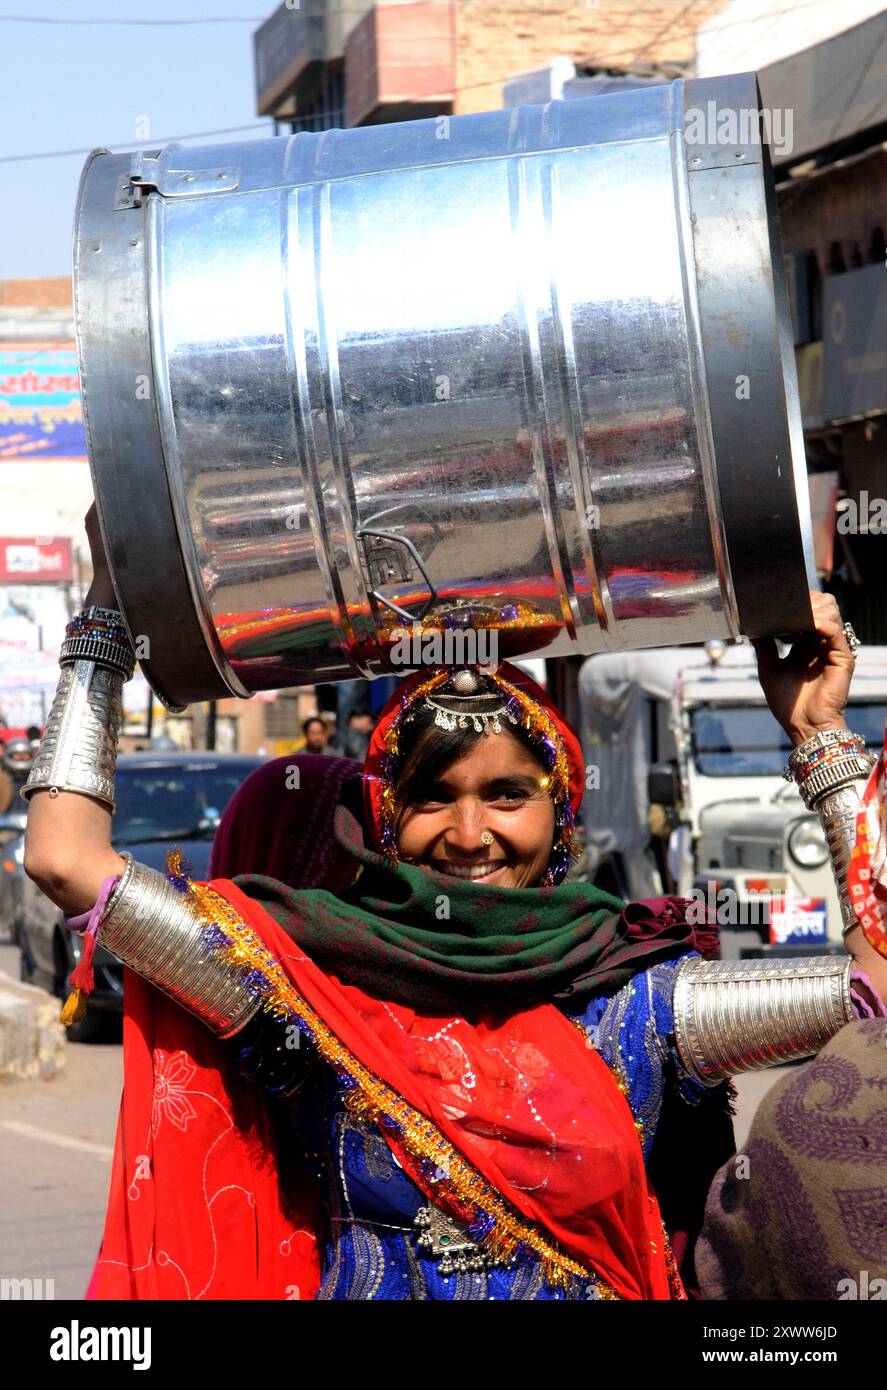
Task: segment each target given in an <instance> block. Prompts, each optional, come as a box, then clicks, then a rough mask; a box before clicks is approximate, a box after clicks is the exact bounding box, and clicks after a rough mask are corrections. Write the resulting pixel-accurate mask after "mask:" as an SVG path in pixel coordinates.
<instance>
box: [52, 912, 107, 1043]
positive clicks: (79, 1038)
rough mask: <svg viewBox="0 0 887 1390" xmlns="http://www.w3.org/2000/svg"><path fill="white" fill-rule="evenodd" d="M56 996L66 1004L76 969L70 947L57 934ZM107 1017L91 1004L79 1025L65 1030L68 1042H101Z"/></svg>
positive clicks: (73, 1025) (73, 1024) (69, 1026)
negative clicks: (72, 974) (91, 1006)
mask: <svg viewBox="0 0 887 1390" xmlns="http://www.w3.org/2000/svg"><path fill="white" fill-rule="evenodd" d="M54 950H55V961H56V972H55V981H56V987H55V994H56V998H57V999H59V1000H60V1001H61V1002H62V1003H64V1002H65V1000H66V999H67V997H68V995H69V994H70V992H71V985H70V979H71V972H72V971H73V969H74V962H73V960H72V959H71V955H70V952H69V949H68V946H67V944H66V942H65V941H64V939H63V938H62V937H61V935H60V934H59V933H58V932H57V933H56V936H55V946H54ZM105 1022H106V1020H105V1016H104V1014H103V1013H102V1011H101V1009H92V1008H90V1006H89V1004H87V1006H86V1013H85V1014H84V1016H83V1018H81V1019H79V1020H78V1022H77V1023H69V1024H68V1027H67V1028H66V1029H65V1033H66V1035H67V1038H68V1042H99V1041H100V1039H101V1038H103V1037H104V1035H105Z"/></svg>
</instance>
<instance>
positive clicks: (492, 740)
mask: <svg viewBox="0 0 887 1390" xmlns="http://www.w3.org/2000/svg"><path fill="white" fill-rule="evenodd" d="M543 775H544V773H543V771H542V768H541V766H540V764H539V762H538V761H537V759H536V758H534V756H533V754H532V753H531V752H530V750H529V749H528V748H526V747H525V746H524V745H523V744H522V743H520V742H519V741H518V740H517V739H516V738H514V737H512V735H511V734H510V733H508V732H507V731H506V730H505V729H503V730H502V732H501V733H500V734H483V735H482V736H481V737H480V738H479V739H477V740H476V741H475V742H474V743H473V744H472V745H471V747H470V748H469V749H468V750H467V751H466V752H465V753H463V754H461V755H460V756H459V757H457V758H456V759H455V760H454V761H453V762H451V763H449V764H448V765H447V767H445V768H444V769H442V771H440V772H438V773H437V774H436V776H435V778H434V780H435V782H439V783H446V784H447V785H448V786H455V785H460V786H462V785H464V786H467V785H469V784H475V783H479V782H491V781H494V780H495V779H496V778H500V777H509V776H523V777H531V778H532V779H533V780H534V781H538V780H539V778H540V777H541V776H543Z"/></svg>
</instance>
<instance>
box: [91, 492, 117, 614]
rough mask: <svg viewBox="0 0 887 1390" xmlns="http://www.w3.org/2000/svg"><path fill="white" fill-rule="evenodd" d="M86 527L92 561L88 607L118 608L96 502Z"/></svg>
mask: <svg viewBox="0 0 887 1390" xmlns="http://www.w3.org/2000/svg"><path fill="white" fill-rule="evenodd" d="M85 525H86V538H87V540H88V541H89V553H90V558H91V559H92V583H91V584H90V586H89V592H88V593H87V595H86V606H87V607H89V606H90V604H93V603H94V604H96V605H97V606H98V607H99V608H118V607H119V604H118V602H117V595H116V594H115V592H114V583H113V580H112V579H111V571H110V569H109V568H108V557H107V555H106V554H105V542H104V541H103V540H102V531H101V527H100V526H99V514H98V512H97V511H96V505H95V502H93V504H92V506H91V507H90V509H89V511H88V512H87V513H86V522H85Z"/></svg>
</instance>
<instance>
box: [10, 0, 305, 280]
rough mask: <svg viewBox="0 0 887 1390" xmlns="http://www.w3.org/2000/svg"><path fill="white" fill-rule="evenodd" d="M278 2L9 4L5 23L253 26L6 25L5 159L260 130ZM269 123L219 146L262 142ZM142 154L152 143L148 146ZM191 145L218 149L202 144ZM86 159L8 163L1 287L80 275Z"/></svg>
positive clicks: (59, 0)
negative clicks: (146, 137) (260, 57)
mask: <svg viewBox="0 0 887 1390" xmlns="http://www.w3.org/2000/svg"><path fill="white" fill-rule="evenodd" d="M277 2H278V0H180V3H179V4H178V5H176V4H175V0H148V3H145V0H141V3H139V2H138V0H0V16H2V15H15V14H18V15H22V14H25V15H37V16H41V17H47V18H58V19H65V20H69V19H73V18H90V19H102V18H105V19H140V20H144V19H186V18H204V17H206V16H228V17H231V16H247V17H249V16H255V17H256V22H253V23H245V24H200V25H194V26H193V27H190V26H184V25H183V26H175V27H173V26H170V27H166V26H164V27H156V28H155V27H153V26H147V25H146V26H139V27H129V26H126V27H124V26H117V25H110V24H109V25H83V26H80V25H72V24H52V25H48V24H21V23H15V24H14V23H3V22H0V161H2V157H3V156H9V155H18V154H31V153H39V152H41V151H43V150H68V149H79V148H81V147H87V148H93V147H94V146H96V145H105V146H108V147H109V148H111V149H116V150H123V149H128V148H134V147H135V146H136V145H137V144H138V143H139V138H138V126H137V122H138V120H139V118H140V117H146V116H147V117H148V119H149V120H150V130H149V132H148V133H149V134H150V135H151V136H152V137H153V138H157V137H161V138H162V137H164V136H171V137H172V136H178V135H184V134H185V133H186V132H188V131H202V130H216V129H218V128H220V127H225V126H240V125H250V124H252V123H253V122H257V121H259V119H260V118H259V117H258V116H257V115H256V108H255V91H254V84H253V56H252V53H253V49H252V35H253V33H254V31H255V30H256V29H257V28H258V26H259V23H261V22H262V20H263V19H264V18H266V17H267V16H268V15H269V14H271V13H272V12H273V11H274V10H275V9H276V8H277ZM270 131H271V124H270V122H269V121H265V122H263V123H262V125H261V127H260V128H258V129H256V130H253V131H250V130H243V131H238V132H236V133H234V134H232V135H230V136H220V137H218V138H219V139H220V140H222V139H229V140H249V139H259V138H262V137H263V136H264V134H265V133H266V132H267V133H270ZM142 143H143V144H144V141H143V142H142ZM191 143H198V144H201V143H212V141H211V140H210V141H197V142H191ZM84 159H85V156H84V155H79V154H78V155H69V156H66V157H65V158H59V159H38V160H30V161H27V162H22V163H3V162H0V209H2V221H0V280H6V279H20V278H26V277H31V276H44V275H69V274H70V273H71V226H72V219H73V213H74V200H75V198H76V196H77V184H78V180H79V177H80V170H81V168H82V166H83V163H84Z"/></svg>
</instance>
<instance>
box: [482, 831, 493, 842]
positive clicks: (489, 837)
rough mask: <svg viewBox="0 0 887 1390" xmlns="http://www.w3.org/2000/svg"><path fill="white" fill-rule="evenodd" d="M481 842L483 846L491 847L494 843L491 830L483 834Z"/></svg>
mask: <svg viewBox="0 0 887 1390" xmlns="http://www.w3.org/2000/svg"><path fill="white" fill-rule="evenodd" d="M480 842H481V844H482V845H491V844H492V843H493V837H492V835H491V834H490V832H489V830H485V831H484V832H483V834H482V835H481V837H480Z"/></svg>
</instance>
